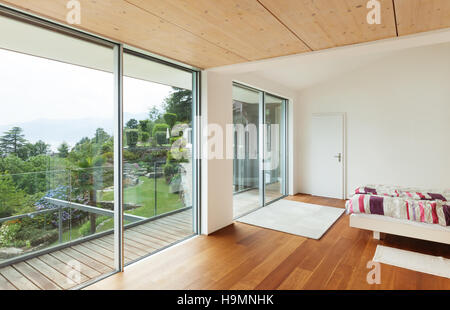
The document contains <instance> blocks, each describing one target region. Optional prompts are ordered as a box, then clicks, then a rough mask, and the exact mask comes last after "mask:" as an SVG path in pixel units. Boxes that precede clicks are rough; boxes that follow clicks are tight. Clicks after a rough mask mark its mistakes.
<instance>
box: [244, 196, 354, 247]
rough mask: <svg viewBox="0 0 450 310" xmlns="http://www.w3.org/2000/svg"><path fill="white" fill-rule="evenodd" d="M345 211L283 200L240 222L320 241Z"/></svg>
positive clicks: (257, 211)
mask: <svg viewBox="0 0 450 310" xmlns="http://www.w3.org/2000/svg"><path fill="white" fill-rule="evenodd" d="M344 211H345V210H344V209H341V208H333V207H326V206H320V205H313V204H309V203H303V202H297V201H291V200H286V199H282V200H279V201H276V202H274V203H272V204H270V205H268V206H266V207H264V208H261V209H258V210H256V211H255V212H252V213H250V214H247V215H245V216H243V217H241V218H239V219H237V221H238V222H242V223H246V224H250V225H255V226H260V227H264V228H269V229H273V230H278V231H282V232H286V233H289V234H293V235H299V236H303V237H308V238H312V239H320V238H321V237H322V236H323V234H324V233H325V232H326V231H327V230H328V229H329V228H330V227H331V225H333V223H334V222H336V220H337V219H338V218H339V217H340V216H341V215H342V213H344Z"/></svg>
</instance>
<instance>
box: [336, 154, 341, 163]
mask: <svg viewBox="0 0 450 310" xmlns="http://www.w3.org/2000/svg"><path fill="white" fill-rule="evenodd" d="M334 158H337V159H338V161H339V162H341V160H342V154H341V153H338V154H337V155H335V156H334Z"/></svg>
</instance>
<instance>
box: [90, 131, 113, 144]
mask: <svg viewBox="0 0 450 310" xmlns="http://www.w3.org/2000/svg"><path fill="white" fill-rule="evenodd" d="M109 138H110V136H109V135H108V133H107V132H106V131H105V130H104V129H103V128H97V130H96V131H95V138H94V141H93V142H95V143H98V144H103V143H104V142H106V141H107V140H108V139H109Z"/></svg>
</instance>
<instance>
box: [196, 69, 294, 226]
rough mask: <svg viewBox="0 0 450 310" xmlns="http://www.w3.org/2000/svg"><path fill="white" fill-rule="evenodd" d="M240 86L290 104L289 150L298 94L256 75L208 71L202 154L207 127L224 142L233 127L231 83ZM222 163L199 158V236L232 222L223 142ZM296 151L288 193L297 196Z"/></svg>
mask: <svg viewBox="0 0 450 310" xmlns="http://www.w3.org/2000/svg"><path fill="white" fill-rule="evenodd" d="M233 81H236V82H240V83H242V84H246V85H249V86H252V87H255V88H258V89H262V90H265V91H267V92H270V93H273V94H275V95H279V96H282V97H284V98H286V99H289V100H290V103H291V104H290V106H289V110H290V111H289V115H290V116H291V119H290V120H289V124H290V128H289V140H290V141H289V146H290V147H293V145H294V141H295V140H297V139H298V137H297V136H295V135H296V133H297V132H298V131H295V130H294V129H293V124H294V123H296V120H295V118H294V116H295V115H298V114H297V113H295V102H296V98H295V97H296V95H297V93H296V92H295V91H294V90H292V89H289V88H286V87H283V86H282V85H278V84H277V83H274V82H271V81H268V80H265V79H263V78H260V77H258V75H256V74H251V73H250V74H242V75H233V74H224V73H217V72H211V71H205V72H203V73H202V117H203V129H204V132H203V138H202V148H203V149H204V150H205V149H207V148H208V147H209V144H208V133H207V132H206V131H205V130H207V126H206V125H208V124H217V125H219V126H221V127H222V128H223V132H224V138H225V136H226V135H225V126H226V125H227V124H232V123H233V118H232V83H233ZM223 148H224V157H225V158H224V159H213V158H209V159H208V158H206V157H205V156H203V158H202V216H201V232H202V233H203V234H210V233H212V232H214V231H216V230H218V229H220V228H223V227H225V226H228V225H230V224H231V223H232V222H233V191H232V184H233V183H232V182H233V161H232V160H229V159H226V149H225V142H224V145H223ZM296 152H297V149H294V148H292V149H291V151H290V152H289V156H290V160H289V165H290V168H291V169H289V170H290V171H291V173H289V184H290V186H289V193H290V194H293V193H295V192H296V188H297V184H296V183H295V182H296V178H294V171H296V170H297V167H295V164H296V162H295V161H294V158H295V156H296Z"/></svg>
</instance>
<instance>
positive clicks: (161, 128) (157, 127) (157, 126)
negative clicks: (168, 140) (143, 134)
mask: <svg viewBox="0 0 450 310" xmlns="http://www.w3.org/2000/svg"><path fill="white" fill-rule="evenodd" d="M167 128H169V126H168V125H167V124H165V123H159V124H155V126H153V131H152V136H153V137H154V138H155V137H156V133H157V132H164V134H166V132H167Z"/></svg>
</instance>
